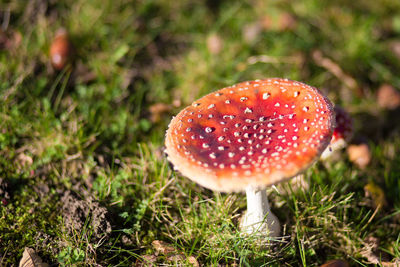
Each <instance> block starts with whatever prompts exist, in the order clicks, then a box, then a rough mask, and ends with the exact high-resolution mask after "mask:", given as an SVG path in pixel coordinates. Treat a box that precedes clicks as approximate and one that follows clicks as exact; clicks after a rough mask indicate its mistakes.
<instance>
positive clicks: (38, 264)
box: [19, 248, 49, 267]
mask: <svg viewBox="0 0 400 267" xmlns="http://www.w3.org/2000/svg"><path fill="white" fill-rule="evenodd" d="M47 266H49V265H48V264H47V263H43V262H42V259H41V258H40V257H39V256H38V255H37V254H36V252H35V250H33V249H32V248H25V251H24V253H23V254H22V259H21V261H20V262H19V267H47Z"/></svg>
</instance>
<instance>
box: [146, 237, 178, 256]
mask: <svg viewBox="0 0 400 267" xmlns="http://www.w3.org/2000/svg"><path fill="white" fill-rule="evenodd" d="M151 244H152V245H153V247H154V249H155V250H156V251H157V252H159V253H162V254H164V255H168V254H172V253H174V252H176V250H175V248H174V247H173V246H171V245H170V244H168V243H166V242H164V241H161V240H154V241H153V242H151Z"/></svg>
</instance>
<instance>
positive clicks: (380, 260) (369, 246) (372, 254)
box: [360, 236, 400, 267]
mask: <svg viewBox="0 0 400 267" xmlns="http://www.w3.org/2000/svg"><path fill="white" fill-rule="evenodd" d="M378 247H379V239H377V238H376V237H373V236H369V237H367V238H366V239H365V247H364V248H363V249H362V251H361V252H360V254H361V256H363V257H364V258H366V259H367V260H368V264H377V265H379V266H384V267H400V259H399V258H395V259H392V260H391V261H389V259H388V258H387V257H385V255H377V254H378V253H379V250H378Z"/></svg>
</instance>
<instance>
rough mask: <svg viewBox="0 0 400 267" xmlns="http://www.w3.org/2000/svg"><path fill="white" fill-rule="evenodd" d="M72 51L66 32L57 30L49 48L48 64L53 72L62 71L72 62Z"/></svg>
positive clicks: (62, 29)
mask: <svg viewBox="0 0 400 267" xmlns="http://www.w3.org/2000/svg"><path fill="white" fill-rule="evenodd" d="M72 50H73V49H72V44H71V42H70V39H69V36H68V32H67V30H65V29H64V28H61V29H59V30H57V32H56V35H55V37H54V40H53V42H52V43H51V46H50V62H51V65H52V66H53V68H54V69H55V70H62V69H63V68H64V67H65V66H66V65H67V64H68V63H69V62H71V61H72Z"/></svg>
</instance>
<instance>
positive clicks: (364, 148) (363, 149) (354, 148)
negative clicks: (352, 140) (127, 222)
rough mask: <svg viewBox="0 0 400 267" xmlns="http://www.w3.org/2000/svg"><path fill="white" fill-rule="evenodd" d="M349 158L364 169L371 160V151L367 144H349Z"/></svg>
mask: <svg viewBox="0 0 400 267" xmlns="http://www.w3.org/2000/svg"><path fill="white" fill-rule="evenodd" d="M347 154H348V156H349V160H350V161H351V162H353V163H354V164H356V165H357V166H358V167H359V168H361V169H364V168H365V167H366V166H367V165H368V164H369V162H370V161H371V151H370V150H369V147H368V145H367V144H359V145H350V146H349V147H348V148H347Z"/></svg>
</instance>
